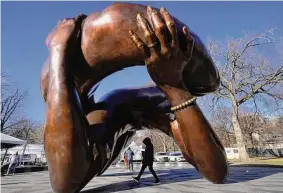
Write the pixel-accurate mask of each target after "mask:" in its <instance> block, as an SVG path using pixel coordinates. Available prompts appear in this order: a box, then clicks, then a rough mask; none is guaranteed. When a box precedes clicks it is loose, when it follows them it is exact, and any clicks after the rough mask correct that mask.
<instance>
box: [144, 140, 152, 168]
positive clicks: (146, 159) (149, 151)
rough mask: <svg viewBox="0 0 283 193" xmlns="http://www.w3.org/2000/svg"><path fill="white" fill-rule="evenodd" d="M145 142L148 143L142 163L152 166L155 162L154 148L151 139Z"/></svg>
mask: <svg viewBox="0 0 283 193" xmlns="http://www.w3.org/2000/svg"><path fill="white" fill-rule="evenodd" d="M144 144H145V145H146V147H145V151H144V152H143V160H142V163H143V164H145V165H149V166H152V164H153V157H154V149H153V145H152V143H151V141H145V142H144Z"/></svg>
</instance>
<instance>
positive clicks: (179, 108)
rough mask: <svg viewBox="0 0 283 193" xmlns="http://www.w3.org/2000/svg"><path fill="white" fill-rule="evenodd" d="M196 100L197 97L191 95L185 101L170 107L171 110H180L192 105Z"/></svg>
mask: <svg viewBox="0 0 283 193" xmlns="http://www.w3.org/2000/svg"><path fill="white" fill-rule="evenodd" d="M196 100H197V97H193V98H191V99H188V100H187V101H185V102H183V103H181V104H179V105H176V106H173V107H171V111H172V112H177V111H180V110H182V109H185V108H187V107H188V106H190V105H192V104H193V103H194V102H195V101H196Z"/></svg>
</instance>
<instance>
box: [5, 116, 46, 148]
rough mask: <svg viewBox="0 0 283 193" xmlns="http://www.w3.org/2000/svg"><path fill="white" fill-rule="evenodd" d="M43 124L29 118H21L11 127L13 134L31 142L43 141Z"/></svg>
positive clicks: (38, 142) (39, 142) (40, 142)
mask: <svg viewBox="0 0 283 193" xmlns="http://www.w3.org/2000/svg"><path fill="white" fill-rule="evenodd" d="M43 128H44V127H43V125H42V124H40V123H37V122H34V121H32V120H29V119H21V120H19V121H18V124H17V125H15V126H13V128H12V129H11V133H10V134H11V135H12V136H14V137H17V138H19V139H22V140H25V141H27V143H31V144H35V143H37V144H42V143H43Z"/></svg>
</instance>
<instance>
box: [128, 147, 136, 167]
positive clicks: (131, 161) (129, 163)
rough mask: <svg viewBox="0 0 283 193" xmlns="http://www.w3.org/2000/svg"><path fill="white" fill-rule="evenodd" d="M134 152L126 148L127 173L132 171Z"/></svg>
mask: <svg viewBox="0 0 283 193" xmlns="http://www.w3.org/2000/svg"><path fill="white" fill-rule="evenodd" d="M134 155H135V154H134V152H133V151H132V150H131V148H128V150H127V151H126V156H127V160H128V169H129V171H132V172H133V171H134V164H133V161H134V157H133V156H134Z"/></svg>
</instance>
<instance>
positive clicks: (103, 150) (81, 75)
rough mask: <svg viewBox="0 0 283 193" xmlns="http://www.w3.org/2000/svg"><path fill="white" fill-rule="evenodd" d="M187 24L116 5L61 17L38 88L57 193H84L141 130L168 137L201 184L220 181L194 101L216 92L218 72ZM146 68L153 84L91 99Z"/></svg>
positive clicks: (219, 165) (220, 168)
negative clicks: (106, 84) (102, 85)
mask: <svg viewBox="0 0 283 193" xmlns="http://www.w3.org/2000/svg"><path fill="white" fill-rule="evenodd" d="M138 13H139V14H138ZM118 26H119V28H118ZM184 26H185V25H184V24H182V23H181V22H180V21H178V20H177V19H175V18H172V17H171V16H170V15H169V13H168V12H167V11H166V10H165V9H163V8H161V9H160V13H159V11H156V10H155V9H152V8H151V7H147V8H146V7H145V6H142V5H136V4H127V3H115V4H113V5H111V6H109V7H108V8H107V9H105V10H104V11H103V12H101V13H94V14H91V15H90V16H88V17H87V16H85V15H79V16H78V17H76V18H70V19H65V20H63V21H61V22H59V24H58V25H57V26H56V27H55V29H54V30H53V31H52V32H51V33H50V35H49V36H48V38H47V41H46V43H47V46H48V48H49V52H50V56H49V58H48V60H47V62H46V63H45V64H44V67H43V71H42V75H41V89H42V95H43V98H44V100H45V101H46V125H45V132H44V145H45V152H46V157H47V160H48V166H49V174H50V181H51V185H52V188H53V190H54V191H55V192H60V193H63V192H68V193H69V192H77V191H79V190H81V189H82V188H83V187H84V186H85V185H86V184H87V183H88V182H89V181H90V180H91V179H92V178H93V177H94V176H96V175H101V174H102V173H103V172H104V171H105V170H106V169H107V168H108V167H109V165H110V164H111V163H112V161H114V160H115V158H116V157H117V156H118V155H119V153H120V151H121V149H122V148H123V146H124V145H125V143H126V142H127V141H128V140H130V138H131V137H132V136H133V135H134V132H135V130H137V129H141V128H142V127H145V126H146V127H151V126H154V127H157V128H159V129H160V130H162V131H163V132H165V133H166V134H168V135H171V136H173V137H174V139H175V140H176V142H177V144H178V145H179V147H180V149H181V150H182V152H183V154H184V156H185V158H186V159H187V160H188V162H190V163H191V164H192V165H194V166H195V167H196V168H197V169H198V170H199V171H200V172H201V173H202V175H203V176H204V177H206V178H207V179H208V180H210V181H212V182H214V183H222V182H223V181H224V180H225V178H226V176H227V172H228V167H227V161H226V157H225V152H224V148H223V146H222V144H221V142H220V141H219V139H218V138H217V136H216V135H215V133H214V132H213V130H212V129H211V127H210V125H209V123H208V122H207V120H206V119H205V117H204V116H203V114H202V113H201V111H200V109H199V108H198V106H197V104H196V102H195V100H196V97H195V96H198V95H204V94H206V93H209V92H212V91H214V90H215V89H216V88H217V87H218V85H219V76H218V72H217V69H216V68H215V67H214V65H213V62H212V60H211V58H210V57H209V55H208V54H207V52H206V51H205V47H204V46H203V45H202V43H201V42H200V40H198V39H197V36H196V35H194V34H192V32H189V31H188V30H187V28H186V27H184ZM111 43H112V44H111ZM117 47H118V48H119V49H117ZM142 62H143V63H142ZM144 64H146V67H147V69H148V72H149V75H150V76H151V78H152V80H153V81H154V82H155V83H156V85H157V86H152V87H147V88H135V89H122V90H117V91H114V92H112V93H110V94H107V95H106V97H104V98H102V99H101V100H100V101H93V100H92V99H89V98H88V96H89V95H88V93H89V92H90V89H91V88H92V87H93V86H94V85H96V84H97V83H98V82H99V81H100V80H101V79H103V78H105V77H106V76H108V75H109V74H111V73H113V72H116V71H118V70H121V69H123V68H125V67H128V66H131V65H144ZM77 91H78V92H77ZM173 114H174V116H175V118H173V119H172V116H171V115H173Z"/></svg>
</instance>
